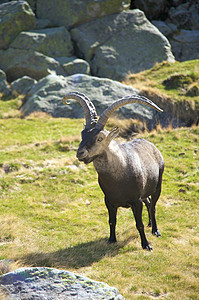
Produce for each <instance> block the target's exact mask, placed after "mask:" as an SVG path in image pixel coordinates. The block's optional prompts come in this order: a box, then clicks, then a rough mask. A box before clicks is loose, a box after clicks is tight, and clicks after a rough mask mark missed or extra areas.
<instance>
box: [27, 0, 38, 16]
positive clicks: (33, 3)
mask: <svg viewBox="0 0 199 300" xmlns="http://www.w3.org/2000/svg"><path fill="white" fill-rule="evenodd" d="M26 2H28V4H29V5H30V7H31V9H32V11H33V12H34V13H35V11H36V5H37V0H26Z"/></svg>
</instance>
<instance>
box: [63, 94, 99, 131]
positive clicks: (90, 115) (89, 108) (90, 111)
mask: <svg viewBox="0 0 199 300" xmlns="http://www.w3.org/2000/svg"><path fill="white" fill-rule="evenodd" d="M69 99H73V100H76V101H77V102H79V104H80V105H81V106H82V108H83V110H84V115H85V119H86V127H85V128H86V129H90V128H92V127H94V126H95V125H96V123H97V112H96V109H95V106H94V105H93V103H92V102H91V100H90V99H89V98H88V97H86V96H85V95H84V94H82V93H79V92H70V93H68V94H67V95H66V96H65V97H64V98H63V104H69V103H70V102H69V103H68V101H67V100H69Z"/></svg>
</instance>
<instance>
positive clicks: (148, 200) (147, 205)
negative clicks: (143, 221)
mask: <svg viewBox="0 0 199 300" xmlns="http://www.w3.org/2000/svg"><path fill="white" fill-rule="evenodd" d="M142 201H143V202H144V204H145V205H146V208H147V211H148V216H149V223H148V227H151V213H150V204H151V198H150V197H147V198H145V199H142Z"/></svg>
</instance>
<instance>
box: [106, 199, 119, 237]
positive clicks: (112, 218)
mask: <svg viewBox="0 0 199 300" xmlns="http://www.w3.org/2000/svg"><path fill="white" fill-rule="evenodd" d="M105 203H106V207H107V209H108V214H109V226H110V237H109V240H108V241H109V243H115V242H116V241H117V240H116V234H115V227H116V217H117V208H115V207H113V206H112V205H111V204H110V203H109V202H108V199H106V197H105Z"/></svg>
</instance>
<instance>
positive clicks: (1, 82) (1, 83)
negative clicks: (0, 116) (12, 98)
mask: <svg viewBox="0 0 199 300" xmlns="http://www.w3.org/2000/svg"><path fill="white" fill-rule="evenodd" d="M0 93H1V94H3V96H8V95H10V94H11V90H10V88H9V86H8V83H7V80H6V74H5V72H4V71H2V70H0Z"/></svg>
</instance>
